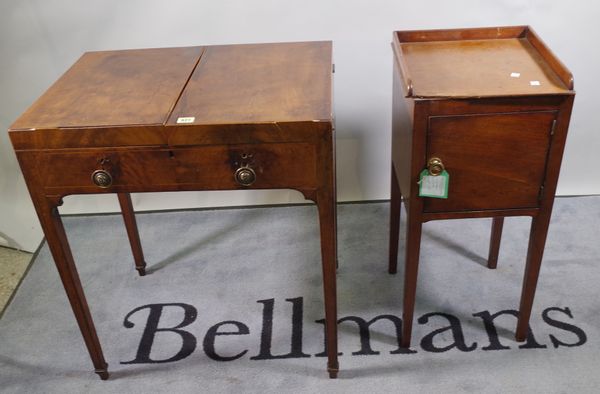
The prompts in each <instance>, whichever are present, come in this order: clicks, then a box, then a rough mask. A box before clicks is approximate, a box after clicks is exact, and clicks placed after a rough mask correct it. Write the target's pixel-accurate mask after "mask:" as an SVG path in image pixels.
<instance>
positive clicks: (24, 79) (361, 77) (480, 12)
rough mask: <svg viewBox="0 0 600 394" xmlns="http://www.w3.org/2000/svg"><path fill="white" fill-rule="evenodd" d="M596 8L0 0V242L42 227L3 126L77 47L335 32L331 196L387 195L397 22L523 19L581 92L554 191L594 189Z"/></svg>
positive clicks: (174, 203)
mask: <svg viewBox="0 0 600 394" xmlns="http://www.w3.org/2000/svg"><path fill="white" fill-rule="evenodd" d="M599 20H600V6H599V5H597V4H596V3H593V2H586V1H582V0H581V1H579V0H574V1H570V2H565V1H554V0H545V1H543V0H498V1H493V2H492V1H475V0H470V1H469V0H454V1H443V0H439V1H434V0H423V1H404V0H370V1H351V0H344V1H342V0H331V1H326V0H287V1H276V0H271V1H269V0H256V1H244V0H222V1H207V0H203V1H182V0H170V1H168V2H167V1H149V0H136V1H126V0H120V1H116V0H105V1H99V0H93V1H92V0H89V1H77V0H19V1H17V0H1V1H0V129H1V130H2V131H1V132H0V245H8V246H11V247H16V248H23V249H25V250H33V249H35V248H36V247H37V245H38V244H39V241H40V240H41V239H42V233H41V230H40V228H39V224H38V222H37V218H36V216H35V212H34V210H33V207H32V204H31V202H30V200H29V196H28V194H27V190H26V187H25V184H24V182H23V179H22V176H21V174H20V171H19V168H18V164H17V162H16V159H15V156H14V153H13V152H12V148H11V145H10V142H9V140H8V137H7V133H6V131H5V130H6V129H7V128H8V127H9V126H10V124H11V123H12V121H13V120H14V119H15V118H16V117H17V116H18V115H19V114H20V113H21V112H22V111H23V110H25V109H26V108H27V107H28V106H29V105H30V104H31V103H32V102H33V101H34V100H35V99H36V98H37V97H38V96H39V95H40V94H41V93H43V92H44V90H45V89H47V88H48V87H49V86H50V84H51V83H52V82H53V81H54V80H56V79H57V78H58V77H59V76H60V75H61V74H62V72H64V71H65V70H66V69H67V67H69V66H70V65H71V64H72V63H73V62H74V61H75V60H76V59H77V58H78V57H79V56H80V55H81V54H82V53H83V52H85V51H93V50H106V49H126V48H144V47H165V46H185V45H200V44H227V43H251V42H275V41H305V40H333V41H334V57H335V62H336V74H335V112H336V118H337V133H338V134H337V149H338V159H337V160H338V163H337V165H338V199H339V200H340V201H349V200H373V199H387V198H389V177H390V173H389V168H390V165H389V160H390V147H389V141H390V123H391V75H392V53H391V49H390V40H391V36H392V31H393V30H399V29H424V28H453V27H478V26H495V25H517V24H529V25H531V26H533V27H534V28H535V29H536V31H537V32H538V33H539V34H540V36H541V37H542V38H543V39H544V40H545V41H546V43H547V44H548V45H549V46H550V48H552V49H553V50H554V52H555V53H556V54H557V55H558V56H559V57H560V58H561V59H562V60H563V61H564V62H565V63H566V65H567V66H568V67H569V68H570V69H571V71H572V72H573V74H574V75H575V89H576V90H577V98H576V100H575V109H574V113H573V118H572V122H571V129H570V135H569V139H568V143H567V148H566V152H565V158H564V162H563V169H562V172H561V178H560V182H559V189H558V193H559V194H561V195H583V194H600V176H597V175H595V174H594V173H593V172H592V171H589V170H588V169H589V168H590V167H592V168H593V166H594V164H595V160H596V156H597V154H596V153H597V150H598V149H599V148H600V134H599V133H597V128H598V126H597V122H595V116H596V114H595V106H594V104H595V97H594V95H595V93H596V92H599V91H600V80H599V79H598V78H597V77H596V76H597V72H598V71H597V70H600V51H598V49H597V48H598V43H597V42H596V41H597V34H595V31H596V27H597V24H598V21H599ZM300 201H303V198H302V196H301V195H300V194H299V193H297V192H293V191H261V192H257V191H245V192H210V193H207V192H203V193H177V194H173V193H168V194H159V195H156V194H143V195H135V196H134V204H135V206H136V209H162V208H181V207H200V206H213V205H243V204H266V203H269V204H270V203H287V202H300ZM117 209H118V205H117V202H116V197H114V196H102V197H98V196H86V197H68V198H66V199H65V205H64V206H63V208H62V212H63V213H73V212H82V211H86V212H100V211H116V210H117Z"/></svg>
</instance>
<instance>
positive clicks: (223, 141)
mask: <svg viewBox="0 0 600 394" xmlns="http://www.w3.org/2000/svg"><path fill="white" fill-rule="evenodd" d="M9 131H10V138H11V140H12V143H13V146H14V148H15V151H16V154H17V158H18V160H19V163H20V165H21V169H22V171H23V175H24V177H25V181H26V183H27V186H28V188H29V192H30V194H31V198H32V200H33V203H34V205H35V208H36V210H37V214H38V216H39V219H40V222H41V224H42V228H43V230H44V233H45V235H46V239H47V241H48V246H49V248H50V251H51V252H52V256H53V258H54V261H55V263H56V266H57V268H58V271H59V273H60V277H61V280H62V282H63V285H64V287H65V290H66V292H67V296H68V298H69V301H70V302H71V306H72V308H73V312H74V314H75V317H76V318H77V322H78V324H79V328H80V330H81V333H82V334H83V338H84V340H85V344H86V346H87V348H88V351H89V353H90V356H91V358H92V361H93V364H94V367H95V372H96V373H98V374H99V375H100V377H101V378H102V379H107V378H108V371H107V364H106V362H105V360H104V356H103V354H102V349H101V347H100V342H99V341H98V337H97V335H96V330H95V327H94V323H93V322H92V317H91V315H90V311H89V309H88V305H87V302H86V299H85V296H84V293H83V290H82V288H81V283H80V280H79V276H78V274H77V270H76V268H75V263H74V261H73V256H72V255H71V251H70V248H69V245H68V243H67V236H66V234H65V230H64V228H63V225H62V222H61V219H60V215H59V213H58V208H57V207H58V206H59V205H61V203H62V198H63V197H64V196H66V195H70V194H90V193H116V194H117V195H118V196H119V202H120V204H121V209H122V212H123V216H124V219H125V225H126V228H127V233H128V236H129V238H130V243H131V247H132V250H133V255H134V259H135V263H136V269H137V270H138V271H139V273H140V274H141V275H144V274H145V262H144V256H143V253H142V249H141V244H140V240H139V236H138V232H137V228H136V224H135V217H134V212H133V208H132V204H131V199H130V197H129V193H132V192H159V191H183V190H224V189H230V190H231V189H248V188H251V189H279V188H291V189H296V190H299V191H300V192H302V193H303V194H304V196H305V197H306V198H307V199H309V200H313V201H314V202H315V203H316V204H317V207H318V214H319V223H320V229H321V253H322V269H323V287H324V299H325V316H326V335H325V337H326V346H327V355H328V364H327V367H328V371H329V375H330V377H332V378H333V377H336V376H337V372H338V361H337V325H336V320H337V319H336V280H335V270H336V216H335V215H336V205H335V203H336V193H335V163H334V128H333V118H332V44H331V42H303V43H281V44H252V45H222V46H206V47H190V48H164V49H140V50H125V51H106V52H90V53H86V54H84V55H83V56H82V57H81V58H80V59H79V60H78V61H77V62H76V63H75V65H73V66H72V67H71V68H70V69H69V70H68V71H67V72H66V73H65V74H64V75H63V76H62V77H61V78H60V79H59V80H58V81H57V82H56V83H55V84H54V85H53V86H52V87H51V88H50V89H49V90H48V91H47V92H46V93H45V94H44V95H43V96H42V97H41V98H39V99H38V100H37V101H36V102H35V103H34V104H33V105H32V106H31V107H30V108H29V109H28V110H27V111H26V112H25V113H24V114H23V115H22V116H21V117H20V118H19V119H18V120H17V121H16V122H15V123H14V124H13V125H12V126H11V128H10V130H9Z"/></svg>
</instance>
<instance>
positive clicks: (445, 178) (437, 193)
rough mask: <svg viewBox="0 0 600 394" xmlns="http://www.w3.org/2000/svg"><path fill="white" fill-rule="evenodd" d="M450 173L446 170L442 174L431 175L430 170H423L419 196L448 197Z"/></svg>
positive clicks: (420, 176) (420, 178) (420, 177)
mask: <svg viewBox="0 0 600 394" xmlns="http://www.w3.org/2000/svg"><path fill="white" fill-rule="evenodd" d="M449 183H450V175H449V174H448V172H446V170H444V171H442V173H441V174H440V175H435V176H434V175H429V171H428V170H423V171H421V174H420V175H419V196H420V197H433V198H448V184H449Z"/></svg>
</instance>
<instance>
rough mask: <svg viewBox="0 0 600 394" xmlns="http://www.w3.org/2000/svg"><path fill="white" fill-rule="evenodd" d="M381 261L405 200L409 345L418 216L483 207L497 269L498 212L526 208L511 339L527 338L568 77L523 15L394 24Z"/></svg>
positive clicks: (563, 128) (405, 337)
mask: <svg viewBox="0 0 600 394" xmlns="http://www.w3.org/2000/svg"><path fill="white" fill-rule="evenodd" d="M393 37H394V38H393V43H392V47H393V52H394V82H393V83H394V85H393V86H394V87H393V115H392V186H391V220H390V248H389V253H390V255H389V272H390V273H396V268H397V254H398V233H399V223H400V206H401V205H400V204H401V198H403V199H404V203H405V208H406V211H407V235H406V250H405V276H404V301H403V302H404V304H403V307H404V309H403V319H402V321H403V331H402V345H403V346H405V347H408V346H410V340H411V327H412V320H413V312H414V304H415V292H416V284H417V271H418V266H419V248H420V242H421V227H422V224H423V223H425V222H428V221H430V220H439V219H462V218H484V217H489V218H493V224H492V234H491V242H490V253H489V260H488V266H489V268H495V267H496V262H497V259H498V250H499V246H500V237H501V232H502V225H503V220H504V217H506V216H531V217H532V223H531V233H530V238H529V249H528V252H527V261H526V266H525V278H524V281H523V289H522V293H521V304H520V307H519V317H518V323H517V329H516V339H517V340H518V341H523V340H525V338H526V335H527V331H528V327H529V317H530V314H531V307H532V304H533V298H534V293H535V288H536V283H537V279H538V274H539V270H540V265H541V262H542V255H543V252H544V244H545V242H546V234H547V232H548V224H549V222H550V215H551V213H552V205H553V203H554V194H555V191H556V183H557V180H558V174H559V170H560V163H561V160H562V155H563V149H564V146H565V139H566V137H567V129H568V126H569V119H570V116H571V108H572V106H573V100H574V98H575V92H574V91H573V77H572V75H571V73H570V72H569V70H567V68H566V67H565V66H564V65H563V64H562V63H561V62H560V60H558V58H557V57H556V56H555V55H554V54H552V52H551V51H550V50H549V49H548V48H547V47H546V45H544V43H543V42H542V41H541V40H540V38H539V37H538V36H537V35H536V34H535V32H534V31H533V30H532V29H531V28H530V27H528V26H518V27H494V28H480V29H456V30H429V31H427V30H424V31H397V32H395V33H394V35H393Z"/></svg>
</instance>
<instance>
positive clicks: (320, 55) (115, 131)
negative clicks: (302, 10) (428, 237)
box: [9, 42, 332, 149]
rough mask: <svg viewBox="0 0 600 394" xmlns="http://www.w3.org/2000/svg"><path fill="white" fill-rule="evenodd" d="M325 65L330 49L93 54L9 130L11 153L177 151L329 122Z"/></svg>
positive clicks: (311, 45)
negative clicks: (222, 132)
mask: <svg viewBox="0 0 600 394" xmlns="http://www.w3.org/2000/svg"><path fill="white" fill-rule="evenodd" d="M331 65H332V44H331V42H297V43H274V44H247V45H222V46H207V47H190V48H163V49H138V50H124V51H107V52H90V53H86V54H84V55H83V56H82V57H81V58H80V59H79V60H78V61H77V62H76V63H75V64H74V65H73V66H72V67H71V68H70V69H69V70H68V71H67V72H66V73H65V74H64V75H63V76H62V77H61V78H60V79H59V80H58V81H57V82H56V83H55V84H54V85H52V86H51V87H50V88H49V89H48V91H46V93H44V94H43V95H42V96H41V97H40V98H39V99H38V100H37V101H36V102H35V103H34V104H33V105H32V106H31V107H30V108H29V109H28V110H27V111H26V112H25V113H24V114H23V115H21V117H20V118H19V119H17V121H16V122H15V123H14V124H13V125H12V126H11V128H10V130H9V131H11V138H12V141H13V145H14V146H15V149H31V148H60V147H77V146H80V147H93V146H120V145H157V144H158V145H167V144H169V143H170V142H171V139H170V135H171V134H173V138H174V139H176V140H177V141H178V143H180V141H181V135H183V134H182V128H185V135H189V133H196V132H200V130H201V128H202V127H203V126H211V127H212V126H215V125H217V126H218V125H226V126H231V125H237V124H240V125H245V126H248V125H249V124H250V125H251V124H266V125H267V126H268V127H269V128H274V129H277V130H279V126H278V124H280V123H281V124H291V123H297V122H315V121H318V122H320V121H326V122H331V120H332V108H331V100H332V82H331V79H332V76H331V67H332V66H331ZM307 124H310V123H307ZM193 126H197V127H193ZM171 129H173V130H171ZM211 130H212V131H214V130H215V128H214V127H212V129H211ZM228 130H231V127H229V128H228ZM186 138H187V137H186Z"/></svg>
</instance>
